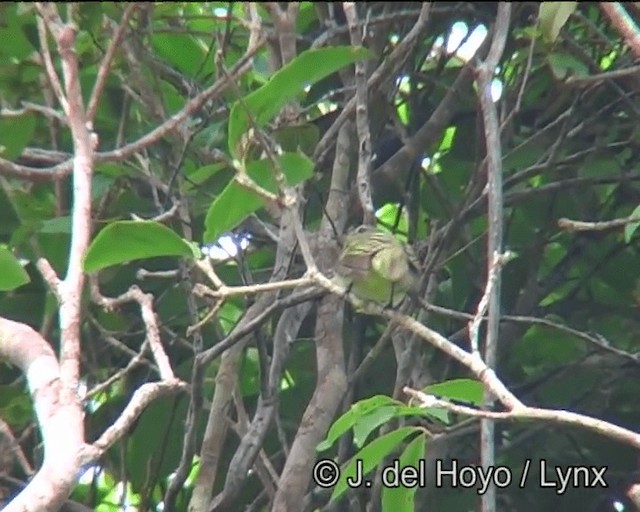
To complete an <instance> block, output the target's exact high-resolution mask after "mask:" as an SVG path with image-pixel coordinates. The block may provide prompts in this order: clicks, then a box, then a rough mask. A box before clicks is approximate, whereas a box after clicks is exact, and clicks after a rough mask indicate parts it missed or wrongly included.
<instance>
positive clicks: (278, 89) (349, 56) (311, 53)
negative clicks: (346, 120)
mask: <svg viewBox="0 0 640 512" xmlns="http://www.w3.org/2000/svg"><path fill="white" fill-rule="evenodd" d="M371 56H372V53H371V52H370V51H369V50H367V49H366V48H353V47H351V46H337V47H332V48H319V49H316V50H306V51H304V52H302V53H301V54H300V55H299V56H298V57H296V58H295V59H294V60H292V61H291V62H289V63H288V64H287V65H286V66H283V67H282V68H281V69H279V70H278V71H277V72H276V73H274V74H273V76H272V77H271V79H270V80H269V81H268V82H267V83H266V84H264V85H263V86H261V87H259V88H258V89H256V90H255V91H253V92H251V93H249V94H248V95H247V96H245V97H244V98H243V99H242V101H236V102H235V103H234V105H233V107H232V108H231V114H230V115H229V138H228V143H229V151H230V153H231V154H232V155H233V156H234V157H235V158H238V159H241V158H242V155H241V152H240V151H239V147H238V143H239V142H240V140H241V138H242V135H243V134H245V133H246V132H247V130H248V129H249V126H250V125H251V122H250V117H249V113H248V112H247V109H248V110H249V112H250V113H251V115H252V117H253V119H254V121H255V123H256V124H257V125H258V126H259V127H261V126H264V125H265V123H267V122H268V121H269V120H270V119H272V118H273V117H274V116H275V115H276V114H277V113H278V112H280V110H281V109H282V107H283V106H284V105H285V104H286V103H287V102H289V101H291V100H292V99H293V98H295V97H296V96H297V95H298V94H300V93H301V92H303V91H304V88H305V87H306V86H308V85H311V84H314V83H316V82H317V81H319V80H321V79H323V78H324V77H326V76H328V75H330V74H331V73H334V72H335V71H337V70H339V69H340V68H342V67H344V66H346V65H347V64H351V63H352V62H355V61H357V60H360V59H367V58H371Z"/></svg>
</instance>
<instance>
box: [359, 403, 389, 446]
mask: <svg viewBox="0 0 640 512" xmlns="http://www.w3.org/2000/svg"><path fill="white" fill-rule="evenodd" d="M397 409H398V407H397V406H396V405H385V406H382V407H379V408H378V409H376V410H375V411H372V412H370V413H369V414H365V415H364V416H361V417H360V418H358V420H357V421H356V423H355V425H353V443H354V444H355V445H356V446H357V447H358V448H360V447H362V446H364V443H366V442H367V438H368V437H369V435H370V434H371V432H373V431H374V430H375V429H377V428H378V427H379V426H380V425H384V424H385V423H387V422H388V421H389V420H390V419H391V418H393V417H394V416H395V413H396V411H397Z"/></svg>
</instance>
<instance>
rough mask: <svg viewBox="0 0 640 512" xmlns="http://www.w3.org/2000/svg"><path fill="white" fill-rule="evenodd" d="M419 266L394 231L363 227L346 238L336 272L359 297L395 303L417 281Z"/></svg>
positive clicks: (344, 283)
mask: <svg viewBox="0 0 640 512" xmlns="http://www.w3.org/2000/svg"><path fill="white" fill-rule="evenodd" d="M418 268H419V264H418V262H417V260H416V258H415V256H414V255H413V252H412V251H411V248H410V247H408V246H407V245H405V244H404V243H402V242H401V241H400V240H398V239H397V238H396V237H395V236H394V235H393V234H391V233H389V232H387V231H382V230H380V229H377V228H374V227H371V226H360V227H358V228H356V229H355V230H353V231H351V232H350V233H348V234H347V235H346V237H345V240H344V247H343V249H342V253H341V254H340V257H339V259H338V264H337V267H336V275H337V281H338V282H339V283H340V284H341V285H343V286H345V287H350V290H351V292H352V293H353V294H354V295H355V296H356V297H358V298H359V299H361V300H364V301H372V302H376V303H378V304H382V305H385V306H387V305H390V306H394V305H397V304H399V303H400V302H401V301H402V299H404V297H405V296H406V294H407V291H409V289H410V288H412V287H413V286H415V285H416V284H417V277H418V275H417V269H418Z"/></svg>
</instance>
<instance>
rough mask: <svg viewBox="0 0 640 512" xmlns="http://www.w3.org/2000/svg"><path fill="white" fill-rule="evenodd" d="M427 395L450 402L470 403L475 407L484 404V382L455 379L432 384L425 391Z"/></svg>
mask: <svg viewBox="0 0 640 512" xmlns="http://www.w3.org/2000/svg"><path fill="white" fill-rule="evenodd" d="M423 391H424V392H425V393H430V394H432V395H435V396H444V397H447V398H448V399H449V400H458V401H460V402H470V403H472V404H474V405H480V404H482V396H483V393H484V387H483V385H482V382H479V381H477V380H473V379H454V380H448V381H446V382H439V383H438V384H431V385H430V386H427V387H426V388H424V389H423Z"/></svg>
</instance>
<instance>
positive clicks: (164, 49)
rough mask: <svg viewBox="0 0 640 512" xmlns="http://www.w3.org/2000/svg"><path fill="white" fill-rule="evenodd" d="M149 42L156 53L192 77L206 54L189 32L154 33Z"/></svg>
mask: <svg viewBox="0 0 640 512" xmlns="http://www.w3.org/2000/svg"><path fill="white" fill-rule="evenodd" d="M151 44H152V45H153V47H154V48H155V50H156V51H157V52H158V55H160V56H161V57H163V58H165V59H166V60H167V61H168V62H170V63H171V64H172V65H173V66H174V67H175V68H176V69H179V70H180V71H182V72H183V73H186V74H187V75H189V76H192V77H194V76H196V74H197V73H198V71H199V70H200V67H201V66H202V63H203V61H204V58H205V54H206V49H205V48H203V47H202V46H201V45H200V44H199V43H198V41H197V40H196V39H195V38H194V37H192V36H191V35H189V34H177V33H171V34H168V33H156V34H153V35H152V36H151Z"/></svg>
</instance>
